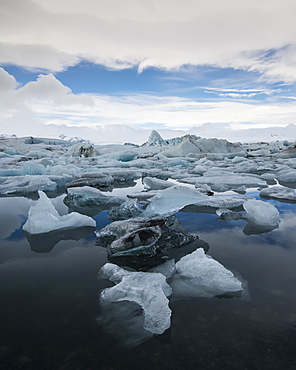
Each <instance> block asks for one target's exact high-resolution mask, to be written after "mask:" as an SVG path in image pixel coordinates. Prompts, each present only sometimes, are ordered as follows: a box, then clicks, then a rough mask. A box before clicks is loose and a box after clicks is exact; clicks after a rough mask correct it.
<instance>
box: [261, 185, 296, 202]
mask: <svg viewBox="0 0 296 370" xmlns="http://www.w3.org/2000/svg"><path fill="white" fill-rule="evenodd" d="M260 197H262V198H270V199H277V200H285V201H291V202H296V191H295V189H291V188H286V187H284V186H273V187H271V188H267V189H262V190H261V191H260Z"/></svg>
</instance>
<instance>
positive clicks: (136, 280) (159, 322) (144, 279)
mask: <svg viewBox="0 0 296 370" xmlns="http://www.w3.org/2000/svg"><path fill="white" fill-rule="evenodd" d="M100 276H101V277H105V278H108V279H109V280H111V281H112V282H114V283H115V284H116V285H115V286H114V287H111V288H106V289H104V290H103V291H102V292H101V304H102V305H106V304H108V303H109V302H120V301H132V302H135V303H137V304H138V305H140V306H141V307H142V309H143V311H144V323H143V326H144V329H145V330H148V331H149V332H151V333H153V334H162V333H163V332H164V331H165V330H167V329H168V328H169V327H170V326H171V309H170V308H169V300H168V297H169V296H170V295H171V294H172V289H171V288H170V286H169V285H168V284H167V282H166V277H165V276H164V275H163V274H161V273H151V272H150V273H149V272H131V271H126V270H124V269H122V268H120V267H118V266H116V265H114V264H110V263H107V264H105V265H104V266H103V267H102V268H101V270H100Z"/></svg>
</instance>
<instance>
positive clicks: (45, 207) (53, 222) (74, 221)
mask: <svg viewBox="0 0 296 370" xmlns="http://www.w3.org/2000/svg"><path fill="white" fill-rule="evenodd" d="M38 194H39V199H38V200H37V202H36V203H35V204H34V205H33V206H32V207H31V208H30V209H29V213H28V220H27V221H26V223H25V224H24V226H23V230H24V231H27V232H28V233H30V234H41V233H46V232H49V231H52V230H58V229H69V228H76V227H82V226H92V227H95V226H96V222H95V220H93V219H92V218H90V217H88V216H85V215H81V214H79V213H75V212H73V213H70V214H68V215H64V216H60V215H59V214H58V212H57V210H56V209H55V207H54V205H53V204H52V202H51V201H50V200H49V199H48V197H47V196H46V194H45V193H43V192H42V191H38Z"/></svg>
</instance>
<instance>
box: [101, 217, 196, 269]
mask: <svg viewBox="0 0 296 370" xmlns="http://www.w3.org/2000/svg"><path fill="white" fill-rule="evenodd" d="M96 236H97V241H96V244H97V245H100V246H102V247H105V248H107V251H108V258H109V260H110V261H111V260H112V262H113V261H114V262H116V263H119V264H123V262H124V265H125V266H130V267H135V268H139V267H141V268H147V267H148V268H149V267H152V266H155V265H156V264H159V263H161V262H162V261H163V254H164V253H166V252H167V251H168V250H169V249H170V248H175V247H176V248H179V247H181V246H184V245H186V244H189V243H191V242H194V241H195V240H197V239H198V236H197V235H195V234H190V233H188V232H186V231H185V230H184V228H183V227H182V225H181V224H180V222H179V221H178V219H177V218H176V217H175V216H171V217H169V218H164V217H154V218H151V219H147V218H140V217H139V218H132V219H129V220H124V221H114V222H112V223H111V224H109V225H107V226H105V227H104V228H103V229H101V230H99V231H96ZM115 258H116V260H115Z"/></svg>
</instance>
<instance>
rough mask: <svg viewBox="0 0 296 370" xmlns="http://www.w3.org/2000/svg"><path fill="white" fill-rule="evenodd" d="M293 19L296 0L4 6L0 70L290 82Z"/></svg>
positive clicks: (293, 76) (10, 0)
mask: <svg viewBox="0 0 296 370" xmlns="http://www.w3.org/2000/svg"><path fill="white" fill-rule="evenodd" d="M295 14H296V3H295V1H294V0H281V1H279V0H275V1H265V0H248V1H237V0H209V1H206V2H205V1H203V0H184V1H182V2H180V1H179V0H170V1H169V0H158V1H152V0H142V1H141V2H139V1H136V0H125V1H124V2H123V1H122V0H109V1H103V0H85V1H83V2H82V1H78V0H71V1H70V0H63V1H57V0H34V1H30V0H22V1H21V2H20V1H16V0H2V3H1V10H0V35H1V36H0V42H1V46H0V51H1V50H2V51H3V52H0V63H12V64H17V65H20V66H24V67H26V68H36V69H47V70H50V71H60V70H62V69H64V68H66V67H67V66H69V65H73V64H75V63H77V62H78V61H79V60H81V59H86V60H89V61H93V62H95V63H98V64H102V65H105V66H107V67H109V68H118V69H122V68H128V67H130V66H138V68H139V71H140V72H141V71H142V70H143V69H144V68H147V67H149V66H155V67H160V68H166V69H170V68H179V67H180V66H182V65H184V64H194V65H204V64H207V65H213V66H218V67H231V68H236V69H237V68H241V69H244V70H255V71H259V72H260V73H262V74H263V75H264V76H265V77H266V78H269V79H272V80H283V81H286V82H291V81H295V80H296V66H295V52H294V51H295V43H296V42H295V34H296V22H295V16H294V15H295ZM1 48H2V49H1ZM270 50H273V53H270Z"/></svg>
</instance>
